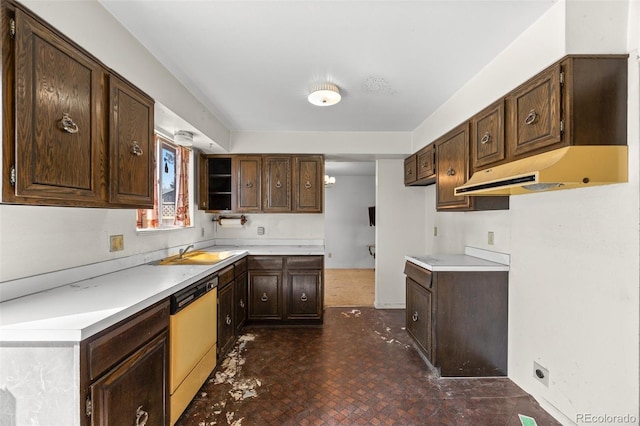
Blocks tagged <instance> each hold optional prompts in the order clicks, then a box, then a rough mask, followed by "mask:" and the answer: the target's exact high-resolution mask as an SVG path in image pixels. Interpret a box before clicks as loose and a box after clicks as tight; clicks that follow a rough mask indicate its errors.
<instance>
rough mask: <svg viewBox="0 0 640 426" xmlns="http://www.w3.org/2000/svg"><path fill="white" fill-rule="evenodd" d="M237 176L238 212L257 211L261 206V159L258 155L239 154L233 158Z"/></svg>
mask: <svg viewBox="0 0 640 426" xmlns="http://www.w3.org/2000/svg"><path fill="white" fill-rule="evenodd" d="M234 160H235V167H236V173H237V176H238V179H237V181H238V187H237V188H238V198H237V202H238V206H237V210H238V211H239V212H258V211H260V210H261V206H262V192H261V191H262V177H261V164H262V159H261V157H258V156H245V155H243V156H239V157H236V158H234Z"/></svg>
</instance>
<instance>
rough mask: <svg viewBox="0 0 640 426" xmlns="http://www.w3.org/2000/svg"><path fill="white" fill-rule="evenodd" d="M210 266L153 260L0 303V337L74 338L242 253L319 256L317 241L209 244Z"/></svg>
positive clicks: (2, 339) (91, 332)
mask: <svg viewBox="0 0 640 426" xmlns="http://www.w3.org/2000/svg"><path fill="white" fill-rule="evenodd" d="M200 250H203V251H211V252H219V251H230V252H231V253H230V254H231V256H230V257H229V258H227V259H225V260H223V261H222V262H219V263H217V264H215V265H171V266H168V265H163V266H161V265H157V264H154V263H155V262H152V263H149V264H144V265H140V266H136V267H132V268H128V269H124V270H120V271H117V272H112V273H108V274H104V275H100V276H97V277H94V278H91V279H87V280H82V281H78V282H75V283H70V284H67V285H63V286H60V287H56V288H53V289H50V290H46V291H42V292H38V293H35V294H30V295H27V296H23V297H19V298H17V299H12V300H8V301H6V302H2V303H0V342H26V341H31V342H35V341H42V342H45V341H47V342H61V341H65V342H79V341H81V340H83V339H86V338H88V337H90V336H92V335H94V334H96V333H98V332H100V331H102V330H104V329H106V328H107V327H109V326H111V325H113V324H115V323H117V322H118V321H121V320H123V319H125V318H127V317H128V316H130V315H132V314H135V313H136V312H139V311H140V310H142V309H145V308H146V307H148V306H151V305H153V304H154V303H156V302H159V301H160V300H162V299H164V298H166V297H168V296H170V295H171V294H173V293H175V292H177V291H178V290H181V289H183V288H185V287H187V286H188V285H190V284H192V283H194V282H196V281H198V280H200V279H202V278H205V277H207V276H208V275H210V274H212V273H214V272H216V271H218V270H220V269H222V268H224V267H225V266H228V265H230V264H232V263H234V262H235V261H237V260H239V259H241V258H242V257H244V256H246V255H282V256H295V255H324V247H323V246H285V245H280V246H271V245H269V246H267V245H262V246H211V247H208V248H204V249H200Z"/></svg>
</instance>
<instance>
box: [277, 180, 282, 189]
mask: <svg viewBox="0 0 640 426" xmlns="http://www.w3.org/2000/svg"><path fill="white" fill-rule="evenodd" d="M276 188H282V184H281V183H280V179H278V182H276Z"/></svg>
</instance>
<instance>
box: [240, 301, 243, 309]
mask: <svg viewBox="0 0 640 426" xmlns="http://www.w3.org/2000/svg"><path fill="white" fill-rule="evenodd" d="M240 307H241V308H244V300H242V299H240Z"/></svg>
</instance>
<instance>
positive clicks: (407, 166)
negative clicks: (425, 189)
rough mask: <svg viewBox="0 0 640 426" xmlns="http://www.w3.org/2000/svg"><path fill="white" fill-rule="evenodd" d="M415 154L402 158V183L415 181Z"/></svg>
mask: <svg viewBox="0 0 640 426" xmlns="http://www.w3.org/2000/svg"><path fill="white" fill-rule="evenodd" d="M416 161H417V158H416V155H415V154H414V155H412V156H411V157H407V158H405V159H404V184H405V185H411V184H412V183H413V182H415V181H416V176H417V174H416Z"/></svg>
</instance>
